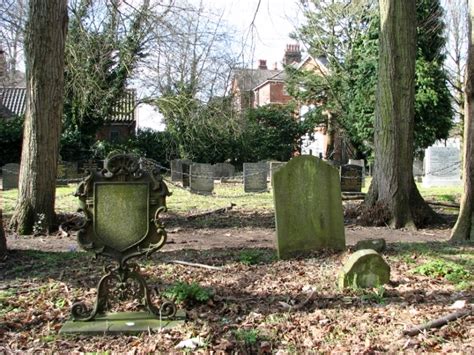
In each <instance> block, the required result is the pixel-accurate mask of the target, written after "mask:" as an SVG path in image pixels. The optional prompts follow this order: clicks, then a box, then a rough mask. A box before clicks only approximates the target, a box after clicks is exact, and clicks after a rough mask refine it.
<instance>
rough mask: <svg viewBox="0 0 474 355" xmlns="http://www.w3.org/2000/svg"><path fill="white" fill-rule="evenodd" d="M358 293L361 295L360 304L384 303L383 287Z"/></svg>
mask: <svg viewBox="0 0 474 355" xmlns="http://www.w3.org/2000/svg"><path fill="white" fill-rule="evenodd" d="M360 292H361V293H362V295H361V296H360V299H361V301H362V302H366V303H376V304H381V305H383V304H385V303H386V299H385V287H383V286H379V287H377V288H374V289H372V290H360Z"/></svg>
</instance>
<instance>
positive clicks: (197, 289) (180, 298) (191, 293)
mask: <svg viewBox="0 0 474 355" xmlns="http://www.w3.org/2000/svg"><path fill="white" fill-rule="evenodd" d="M163 295H164V296H165V297H167V298H170V299H172V300H174V301H176V302H177V303H205V302H207V301H208V300H209V299H211V297H212V295H213V291H212V290H211V289H209V288H205V287H202V286H200V285H199V284H198V283H197V282H192V283H190V284H189V283H187V282H180V281H179V282H176V283H174V284H173V285H171V286H170V287H168V288H167V289H166V290H165V291H164V292H163Z"/></svg>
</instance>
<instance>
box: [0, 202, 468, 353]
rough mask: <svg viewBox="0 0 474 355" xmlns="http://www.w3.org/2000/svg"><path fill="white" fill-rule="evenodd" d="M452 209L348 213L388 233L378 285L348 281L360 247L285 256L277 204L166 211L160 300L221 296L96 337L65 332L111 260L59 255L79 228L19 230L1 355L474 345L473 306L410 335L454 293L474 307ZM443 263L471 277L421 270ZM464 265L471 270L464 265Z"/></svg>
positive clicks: (0, 279) (158, 273) (153, 275)
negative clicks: (392, 221) (436, 219)
mask: <svg viewBox="0 0 474 355" xmlns="http://www.w3.org/2000/svg"><path fill="white" fill-rule="evenodd" d="M66 217H67V218H72V217H74V216H66ZM445 217H446V218H445V220H446V222H445V223H443V224H440V225H439V226H437V227H431V228H427V229H420V230H417V231H409V230H392V229H390V228H388V227H362V226H358V225H356V224H355V223H354V221H353V220H348V219H347V220H346V221H345V231H346V243H347V245H349V246H350V245H352V244H354V243H356V242H357V241H358V240H361V239H368V238H385V240H386V241H387V242H388V248H387V250H386V251H385V252H384V253H383V257H384V259H385V260H386V261H387V263H388V264H389V265H390V269H391V271H390V282H389V283H388V284H386V285H384V286H383V287H379V288H376V289H369V290H359V289H352V288H348V289H344V290H340V289H338V287H337V278H338V272H339V270H340V269H341V268H342V265H343V263H344V261H345V260H347V258H348V257H349V255H350V252H347V251H346V252H342V253H328V252H315V253H312V254H311V255H308V256H307V257H305V258H295V259H291V260H276V259H275V252H274V236H275V229H274V216H273V214H272V213H271V212H261V211H243V210H232V211H230V212H226V213H223V214H218V215H210V216H209V215H207V216H203V217H199V216H198V217H196V216H193V215H173V214H168V215H166V216H164V222H165V225H166V229H167V231H168V243H167V244H166V246H165V247H164V248H162V249H161V250H160V251H159V252H156V253H154V254H153V255H152V257H151V259H149V260H144V258H142V259H141V260H140V262H139V263H140V271H141V273H142V274H143V275H144V276H145V278H146V279H147V281H148V284H149V285H150V286H151V289H152V290H153V291H154V292H155V293H154V295H153V302H157V304H159V303H160V302H163V301H164V300H166V299H167V297H169V296H167V295H166V293H164V292H166V290H170V289H172V287H173V285H176V283H177V282H179V283H185V284H188V285H192V284H195V285H198V286H197V287H198V288H199V289H201V290H206V289H207V290H210V292H211V295H212V296H211V297H210V298H209V299H207V300H205V301H203V302H198V301H197V300H194V301H192V300H191V301H189V300H188V301H185V302H184V303H179V304H178V308H179V309H181V310H184V311H185V312H186V322H185V324H184V325H181V326H179V327H177V328H174V329H169V330H167V329H164V330H160V331H156V332H152V331H149V332H148V333H146V332H145V333H142V334H139V335H98V336H92V337H90V336H83V335H77V336H67V337H65V336H61V335H60V334H58V332H59V330H60V329H61V327H62V326H63V324H64V322H65V321H66V320H67V319H69V317H70V314H71V313H70V309H71V306H72V304H73V303H74V302H76V301H78V300H81V301H85V302H86V303H88V304H89V305H92V302H93V301H94V297H95V295H96V289H95V288H94V287H96V284H97V281H98V279H99V278H100V277H101V275H102V273H101V271H100V270H102V269H103V268H104V267H105V266H106V265H108V264H109V261H108V260H105V259H104V258H98V259H94V258H93V257H91V255H90V254H88V253H61V251H75V250H79V248H78V245H77V243H76V240H75V236H74V233H71V234H70V235H69V236H65V235H63V236H60V235H59V234H57V235H51V236H21V237H19V236H15V235H14V234H11V233H9V235H8V246H9V249H10V250H9V254H8V257H7V259H6V260H5V261H3V262H0V354H1V353H25V352H31V353H36V352H37V353H85V352H93V353H97V352H106V353H125V352H126V353H133V354H142V353H155V352H160V353H161V352H162V353H170V352H172V353H182V351H183V350H179V349H178V347H179V344H180V343H181V342H182V341H188V340H189V339H195V340H196V339H197V341H199V344H200V345H199V348H198V349H187V351H188V352H189V351H195V352H198V353H203V354H206V353H235V354H272V353H273V354H279V355H283V354H301V353H309V352H311V353H313V352H321V353H364V354H373V353H377V352H388V353H399V352H403V353H424V352H439V353H449V352H454V353H466V354H467V353H473V352H474V341H473V339H474V314H472V313H471V314H469V315H467V316H464V317H463V318H460V319H458V320H456V321H454V322H450V323H449V324H448V325H445V326H443V327H441V328H436V329H430V330H427V331H423V332H421V333H419V334H417V335H415V336H408V335H406V334H404V331H405V330H406V329H409V328H411V327H413V326H416V325H420V324H424V323H425V322H427V321H430V320H433V319H436V318H439V317H442V316H446V315H447V314H451V313H453V311H454V309H453V305H454V304H456V302H457V303H459V302H461V303H463V304H464V306H463V307H464V310H466V309H470V308H468V307H471V308H474V306H473V304H474V293H473V288H472V285H471V286H469V285H468V284H467V283H466V282H472V278H470V276H469V275H472V274H473V271H472V267H471V266H472V261H471V259H472V255H474V246H473V245H452V244H450V243H445V241H446V240H447V239H448V238H449V234H450V228H451V227H452V224H453V221H454V220H455V219H454V218H453V217H455V216H452V215H451V216H445ZM398 242H401V243H398ZM176 260H179V261H186V262H188V263H189V262H191V263H199V264H201V267H195V265H194V266H191V265H180V264H176V262H175V261H176ZM433 262H437V263H438V264H435V265H439V263H443V265H445V267H446V266H452V265H454V264H453V262H456V264H455V266H456V265H457V267H458V275H460V277H461V278H462V280H465V281H466V282H465V283H464V284H462V285H463V287H459V286H460V285H461V283H458V284H455V283H454V282H452V281H450V280H448V279H446V278H445V277H442V276H440V275H425V274H420V272H415V270H416V269H417V268H419V267H422V266H425V265H427V264H429V263H433ZM202 265H206V266H210V265H212V266H213V269H209V268H204V267H202ZM459 267H463V269H462V270H464V269H466V270H468V271H463V272H464V273H461V274H459V270H460V269H459ZM469 270H470V271H469ZM448 271H449V270H448ZM466 273H470V274H466ZM462 280H458V281H462ZM116 306H117V308H115V306H114V308H113V309H112V310H113V311H130V310H136V302H135V301H133V300H128V299H127V300H126V302H125V303H124V302H119V303H117V305H116Z"/></svg>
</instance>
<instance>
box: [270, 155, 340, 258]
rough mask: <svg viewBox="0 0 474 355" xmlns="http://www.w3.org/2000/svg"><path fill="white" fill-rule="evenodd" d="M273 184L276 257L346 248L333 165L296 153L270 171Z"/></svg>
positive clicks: (336, 178)
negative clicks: (273, 170)
mask: <svg viewBox="0 0 474 355" xmlns="http://www.w3.org/2000/svg"><path fill="white" fill-rule="evenodd" d="M272 186H273V197H274V202H275V220H276V234H277V251H278V257H279V258H289V257H291V256H295V255H298V254H301V253H304V252H307V251H311V250H321V249H334V250H344V249H345V247H346V241H345V235H344V217H343V211H342V200H341V187H340V183H339V172H338V170H337V169H336V168H334V167H332V166H330V165H329V164H327V163H325V162H324V161H322V160H321V159H318V158H316V157H313V156H299V157H296V158H293V159H291V160H290V161H289V162H288V163H287V164H286V165H285V166H284V167H282V168H281V169H280V170H279V171H277V172H275V173H274V174H273V177H272Z"/></svg>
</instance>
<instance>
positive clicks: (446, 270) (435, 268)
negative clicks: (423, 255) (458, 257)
mask: <svg viewBox="0 0 474 355" xmlns="http://www.w3.org/2000/svg"><path fill="white" fill-rule="evenodd" d="M412 271H413V273H415V274H419V275H425V276H429V277H433V278H444V279H446V280H448V281H449V282H452V283H453V284H456V285H461V286H465V285H467V284H466V283H467V282H468V281H469V280H471V279H472V275H471V273H470V272H469V271H468V270H466V268H464V267H463V266H462V265H460V264H458V263H454V262H452V261H446V260H442V259H435V260H431V261H429V262H427V263H424V264H422V265H420V266H418V267H416V268H414V269H413V270H412Z"/></svg>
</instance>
